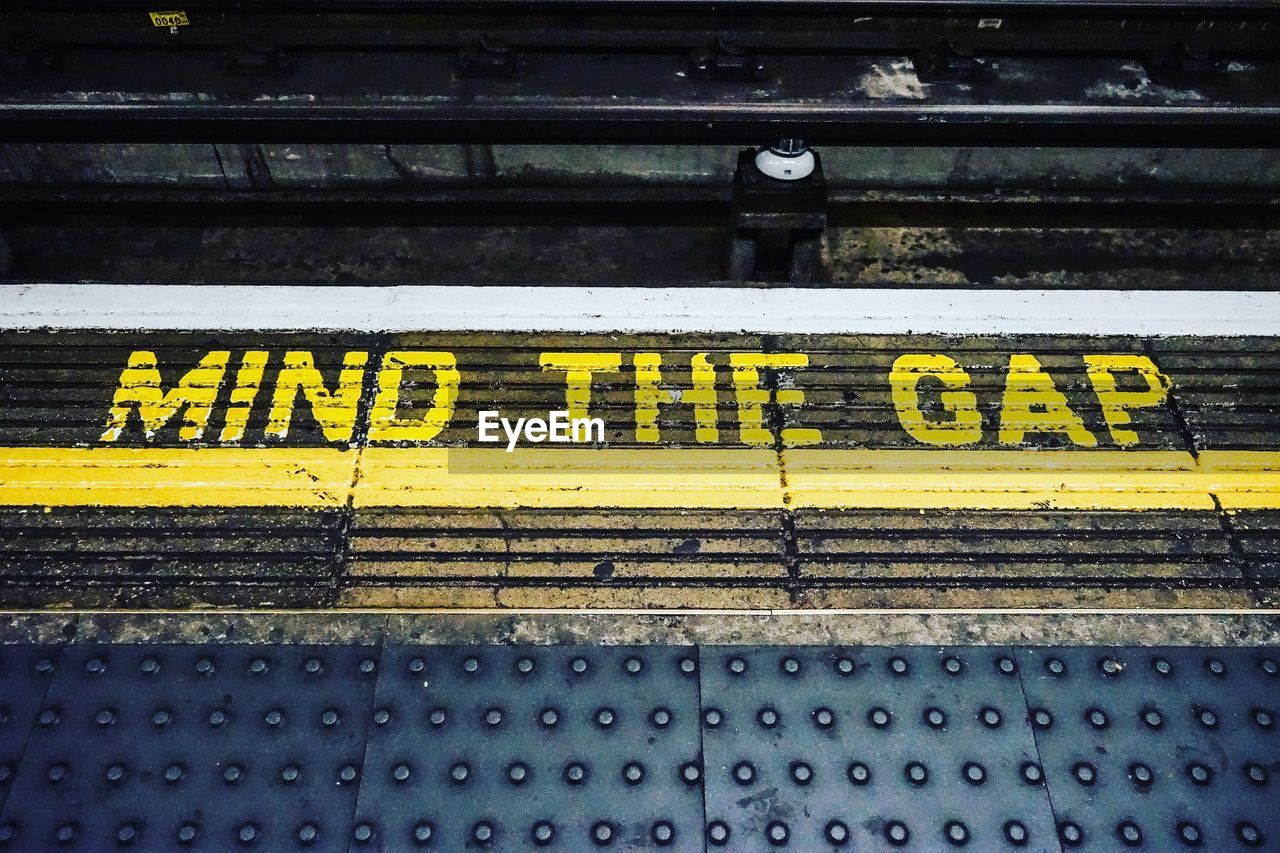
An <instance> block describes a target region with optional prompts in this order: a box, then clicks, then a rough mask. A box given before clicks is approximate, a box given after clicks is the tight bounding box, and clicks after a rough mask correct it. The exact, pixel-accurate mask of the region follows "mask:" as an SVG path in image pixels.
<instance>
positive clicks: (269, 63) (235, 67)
mask: <svg viewBox="0 0 1280 853" xmlns="http://www.w3.org/2000/svg"><path fill="white" fill-rule="evenodd" d="M222 65H223V68H225V69H226V70H227V72H228V73H230V74H235V75H236V76H240V77H263V76H268V75H270V76H283V75H285V74H289V73H290V72H292V71H293V68H294V63H293V60H292V59H290V58H289V57H288V55H286V54H285V53H284V51H282V50H280V49H279V48H278V47H277V46H276V45H275V44H273V43H272V42H269V41H267V40H265V39H261V38H258V37H257V36H246V37H245V38H243V39H241V40H240V41H238V42H236V43H235V44H233V45H231V47H229V48H227V50H226V52H225V53H223V55H222Z"/></svg>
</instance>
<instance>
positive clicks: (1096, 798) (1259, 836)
mask: <svg viewBox="0 0 1280 853" xmlns="http://www.w3.org/2000/svg"><path fill="white" fill-rule="evenodd" d="M1021 662H1022V668H1023V676H1022V677H1023V683H1024V686H1025V691H1026V696H1027V700H1028V706H1029V710H1030V716H1031V720H1032V725H1033V728H1034V731H1035V736H1036V741H1037V744H1038V747H1039V750H1040V754H1041V756H1042V757H1043V760H1044V769H1045V773H1046V774H1047V779H1048V784H1049V792H1050V796H1051V797H1052V799H1053V806H1054V812H1055V815H1056V817H1057V819H1058V822H1059V823H1058V831H1059V834H1060V836H1061V839H1062V846H1063V848H1064V849H1066V850H1075V849H1080V850H1148V851H1155V850H1159V851H1168V850H1194V849H1200V850H1212V851H1215V853H1218V851H1230V850H1246V851H1247V850H1277V849H1280V814H1277V806H1278V805H1280V655H1278V654H1277V653H1276V652H1275V651H1274V650H1261V649H1190V648H1170V649H1152V648H1146V649H1104V648H1075V649H1029V650H1025V651H1023V652H1022V653H1021Z"/></svg>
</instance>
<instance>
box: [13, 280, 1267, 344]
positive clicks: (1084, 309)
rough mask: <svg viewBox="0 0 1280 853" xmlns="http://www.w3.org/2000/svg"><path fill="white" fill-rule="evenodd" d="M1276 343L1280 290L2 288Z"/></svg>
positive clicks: (39, 294)
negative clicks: (1272, 339) (1254, 338)
mask: <svg viewBox="0 0 1280 853" xmlns="http://www.w3.org/2000/svg"><path fill="white" fill-rule="evenodd" d="M46 327H48V328H61V329H147V330H152V329H154V330H187V329H216V330H223V331H273V330H311V329H316V330H349V331H368V332H373V331H455V330H466V331H525V332H552V331H576V332H658V333H663V332H739V331H741V332H755V333H784V332H798V333H811V334H823V333H830V334H839V333H848V334H876V333H881V334H906V333H912V332H916V333H928V332H935V333H942V334H1101V335H1215V336H1216V335H1280V293H1264V292H1241V291H1230V292H1222V291H1218V292H1214V291H1127V290H1126V291H1121V290H1059V291H1055V290H961V289H945V290H944V289H892V290H890V289H883V290H882V289H863V288H815V289H809V288H804V289H798V288H787V287H779V288H772V289H763V288H749V287H653V288H643V287H497V286H495V287H462V286H458V287H449V286H403V287H348V286H332V287H329V286H321V287H317V286H291V285H191V286H188V285H143V284H8V285H0V328H3V329H33V328H46Z"/></svg>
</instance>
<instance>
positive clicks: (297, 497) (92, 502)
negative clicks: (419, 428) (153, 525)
mask: <svg viewBox="0 0 1280 853" xmlns="http://www.w3.org/2000/svg"><path fill="white" fill-rule="evenodd" d="M355 461H356V452H355V451H353V450H334V449H325V448H319V449H317V448H307V449H296V448H289V449H285V448H279V449H253V448H223V447H211V448H200V449H171V448H121V447H68V448H44V447H6V448H3V449H0V504H3V505H6V506H124V507H167V506H222V507H255V506H263V507H265V506H281V507H332V506H343V505H344V504H346V502H347V497H348V493H349V491H350V488H351V481H352V478H353V473H354V468H355Z"/></svg>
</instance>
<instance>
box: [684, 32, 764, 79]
mask: <svg viewBox="0 0 1280 853" xmlns="http://www.w3.org/2000/svg"><path fill="white" fill-rule="evenodd" d="M689 64H690V65H691V66H692V67H693V70H694V73H696V74H697V75H698V76H700V77H703V78H705V79H707V80H760V79H762V78H763V77H764V76H765V73H766V72H767V70H768V67H767V66H766V65H765V61H764V60H763V59H762V58H760V57H758V56H755V55H754V54H751V53H748V52H747V51H745V50H743V49H742V48H741V47H740V46H739V45H738V44H737V42H735V41H734V40H733V39H731V38H725V37H724V36H721V37H720V38H718V39H716V43H715V44H714V45H713V46H711V47H710V48H703V49H700V50H695V51H693V52H692V53H691V54H689Z"/></svg>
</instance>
